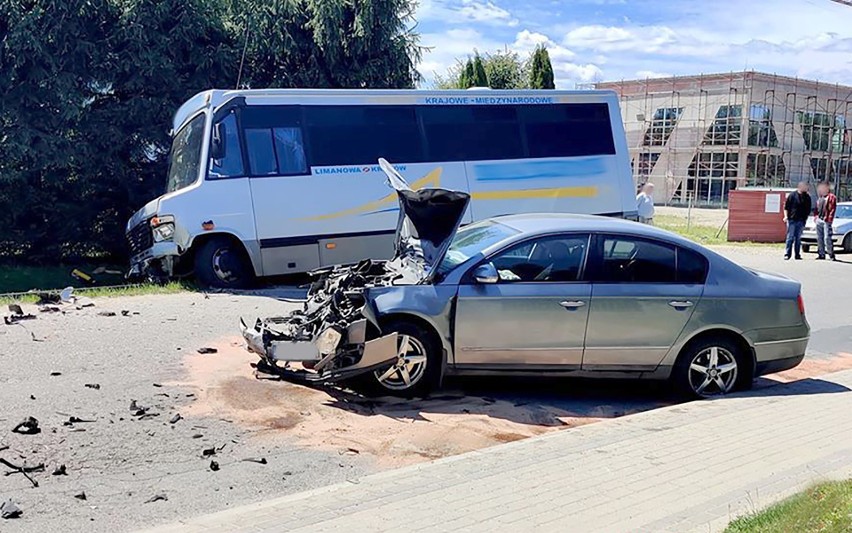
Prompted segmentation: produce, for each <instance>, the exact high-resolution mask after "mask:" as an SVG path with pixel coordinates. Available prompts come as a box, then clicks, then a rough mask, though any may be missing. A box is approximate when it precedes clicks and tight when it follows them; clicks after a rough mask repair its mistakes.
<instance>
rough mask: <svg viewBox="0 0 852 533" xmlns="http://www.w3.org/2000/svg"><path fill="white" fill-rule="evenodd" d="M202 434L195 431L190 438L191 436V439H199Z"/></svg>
mask: <svg viewBox="0 0 852 533" xmlns="http://www.w3.org/2000/svg"><path fill="white" fill-rule="evenodd" d="M203 436H204V435H202V434H201V433H196V434H194V435H193V436H192V438H193V439H200V438H201V437H203Z"/></svg>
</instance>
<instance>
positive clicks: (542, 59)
mask: <svg viewBox="0 0 852 533" xmlns="http://www.w3.org/2000/svg"><path fill="white" fill-rule="evenodd" d="M530 87H531V88H533V89H555V88H556V84H555V83H554V81H553V65H552V64H551V63H550V54H548V53H547V47H545V46H544V45H539V46H537V47H536V49H535V51H534V52H533V55H532V58H531V59H530Z"/></svg>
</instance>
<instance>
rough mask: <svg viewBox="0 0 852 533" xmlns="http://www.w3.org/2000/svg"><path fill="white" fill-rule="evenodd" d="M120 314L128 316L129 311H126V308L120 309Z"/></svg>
mask: <svg viewBox="0 0 852 533" xmlns="http://www.w3.org/2000/svg"><path fill="white" fill-rule="evenodd" d="M121 316H130V311H128V310H127V309H122V310H121Z"/></svg>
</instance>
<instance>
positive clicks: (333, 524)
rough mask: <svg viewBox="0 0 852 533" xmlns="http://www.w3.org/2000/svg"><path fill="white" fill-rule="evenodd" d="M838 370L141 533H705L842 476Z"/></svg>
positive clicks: (851, 442)
mask: <svg viewBox="0 0 852 533" xmlns="http://www.w3.org/2000/svg"><path fill="white" fill-rule="evenodd" d="M850 389H852V371H844V372H839V373H836V374H831V375H828V376H824V377H823V378H820V379H807V380H803V381H799V382H796V383H792V384H789V385H779V386H775V387H769V388H765V389H761V390H759V391H755V392H752V393H748V394H742V395H734V396H731V397H728V398H724V399H720V400H715V401H704V402H692V403H690V404H686V405H675V406H671V407H666V408H662V409H658V410H655V411H648V412H645V413H640V414H637V415H632V416H627V417H624V418H619V419H614V420H609V421H604V422H599V423H596V424H591V425H588V426H583V427H580V428H576V429H571V430H565V431H561V432H556V433H551V434H548V435H546V436H543V437H537V438H533V439H527V440H523V441H518V442H514V443H510V444H505V445H501V446H496V447H493V448H489V449H486V450H482V451H477V452H472V453H468V454H464V455H460V456H455V457H450V458H447V459H442V460H439V461H435V462H433V463H427V464H421V465H416V466H412V467H407V468H403V469H399V470H393V471H388V472H383V473H380V474H376V475H372V476H368V477H365V478H362V479H360V480H353V481H352V482H349V483H345V484H340V485H334V486H330V487H325V488H322V489H318V490H313V491H309V492H305V493H301V494H294V495H291V496H286V497H283V498H279V499H276V500H270V501H266V502H261V503H257V504H252V505H247V506H244V507H239V508H235V509H229V510H226V511H222V512H219V513H216V514H211V515H207V516H202V517H198V518H193V519H187V520H184V521H183V522H181V523H178V524H171V525H168V526H164V527H160V528H157V529H155V530H152V531H156V532H157V533H166V532H169V533H177V532H196V531H198V532H200V531H239V532H260V531H304V532H308V531H310V532H319V531H359V532H362V531H460V530H463V531H489V532H490V531H513V532H515V531H536V532H540V531H582V532H585V531H613V532H622V531H649V532H651V531H653V532H663V531H670V532H685V531H701V532H707V531H719V530H722V529H724V528H725V526H726V525H727V524H728V522H729V521H730V520H731V519H732V518H735V517H737V516H739V515H741V514H744V513H747V512H750V511H752V510H755V509H760V508H763V507H765V506H767V505H769V504H771V503H773V502H775V501H777V500H779V499H781V498H783V497H786V496H788V495H790V494H792V493H794V492H797V491H799V490H801V489H803V488H805V487H807V486H808V485H809V484H811V483H812V482H814V481H818V480H822V479H827V478H843V477H849V476H852V392H850Z"/></svg>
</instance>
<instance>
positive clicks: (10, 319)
mask: <svg viewBox="0 0 852 533" xmlns="http://www.w3.org/2000/svg"><path fill="white" fill-rule="evenodd" d="M10 307H11V306H10ZM19 309H20V307H19ZM22 320H35V315H32V314H29V315H25V314H23V313H20V314H17V313H16V314H12V315H9V316H4V317H3V322H5V323H6V325H7V326H11V325H12V324H17V323H18V322H20V321H22Z"/></svg>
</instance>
